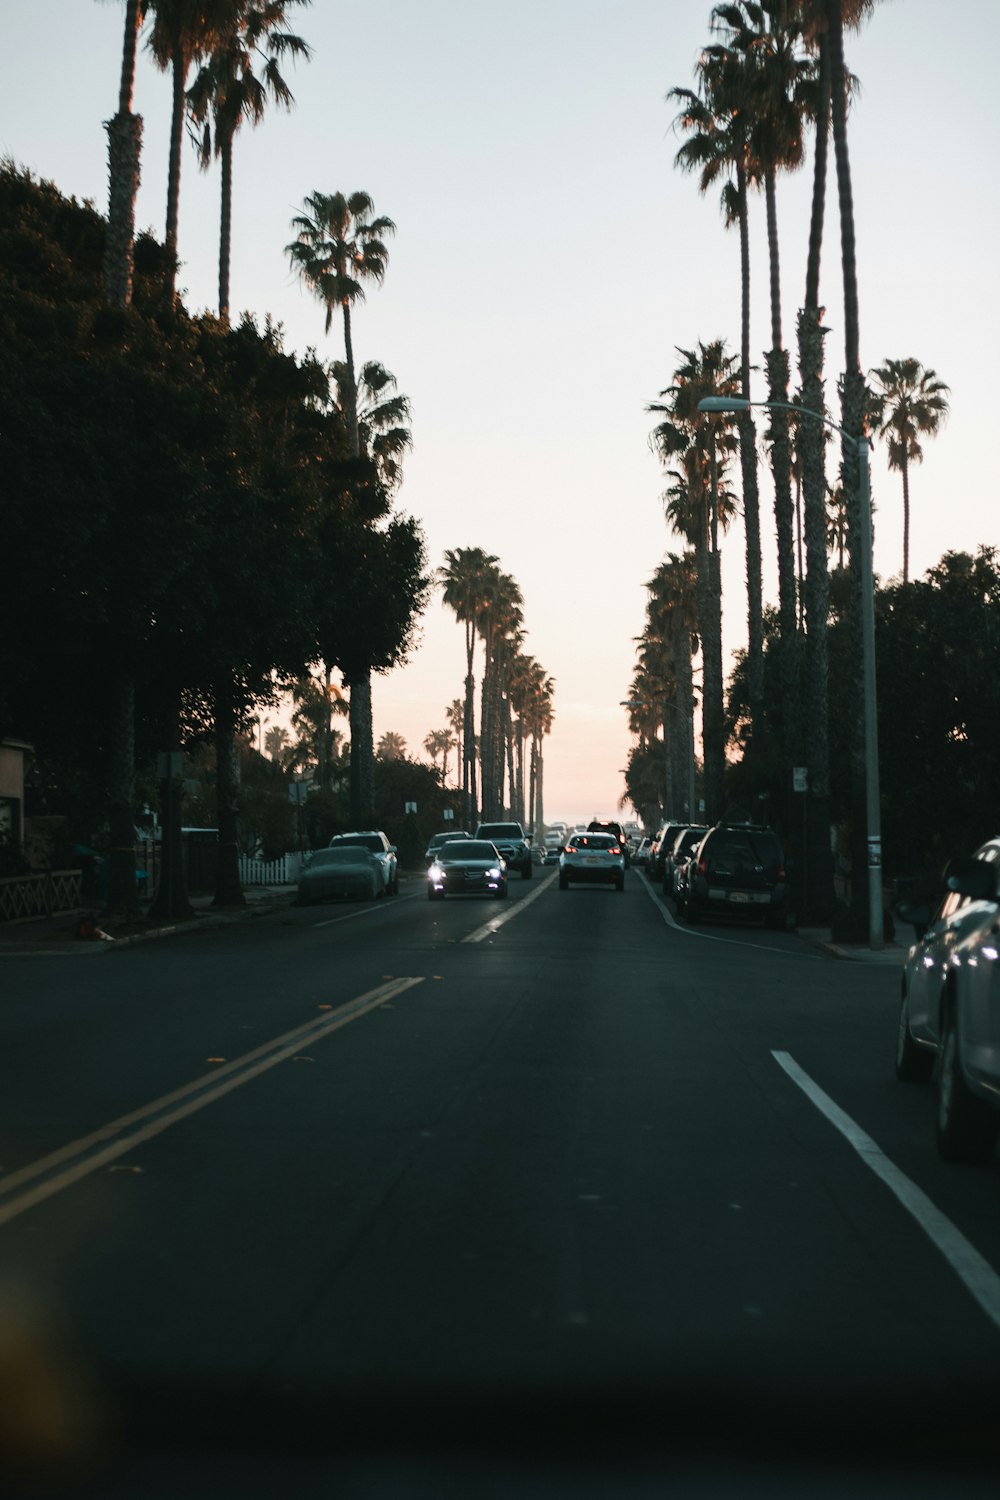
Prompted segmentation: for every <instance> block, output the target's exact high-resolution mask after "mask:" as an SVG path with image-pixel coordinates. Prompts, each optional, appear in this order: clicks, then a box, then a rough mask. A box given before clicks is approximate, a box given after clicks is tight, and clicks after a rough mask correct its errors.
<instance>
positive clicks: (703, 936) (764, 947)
mask: <svg viewBox="0 0 1000 1500" xmlns="http://www.w3.org/2000/svg"><path fill="white" fill-rule="evenodd" d="M642 883H643V885H644V886H645V888H646V894H647V896H648V897H649V899H650V901H652V903H653V905H654V906H655V907H656V910H657V911H658V912H659V913H660V916H661V917H662V918H663V920H664V922H666V924H667V926H668V927H669V928H670V930H671V932H680V933H682V934H683V936H684V937H689V938H699V939H700V940H701V941H702V942H703V943H722V945H723V947H726V948H752V949H753V951H754V952H755V953H780V954H781V956H782V957H783V958H807V959H810V960H816V959H820V960H821V959H822V954H819V953H798V952H794V951H793V950H791V949H789V948H775V947H772V945H771V944H770V943H747V942H745V941H744V940H743V938H738V937H716V936H715V935H714V933H711V932H692V931H691V929H690V927H682V926H681V924H680V922H678V920H677V918H676V917H675V916H674V915H673V913H672V912H669V911H667V906H666V902H665V901H659V900H658V899H657V896H656V891H655V890H654V888H653V882H652V881H651V880H650V878H649V876H648V875H647V874H646V873H645V872H642Z"/></svg>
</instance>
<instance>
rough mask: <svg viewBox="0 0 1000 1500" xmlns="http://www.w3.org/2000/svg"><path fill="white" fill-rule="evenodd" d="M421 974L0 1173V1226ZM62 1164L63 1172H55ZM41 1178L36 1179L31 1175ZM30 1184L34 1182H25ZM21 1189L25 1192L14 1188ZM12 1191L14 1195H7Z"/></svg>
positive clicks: (285, 1034)
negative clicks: (12, 1169) (19, 1165)
mask: <svg viewBox="0 0 1000 1500" xmlns="http://www.w3.org/2000/svg"><path fill="white" fill-rule="evenodd" d="M423 982H424V981H423V979H422V978H406V979H393V980H391V981H390V982H389V983H388V984H380V985H377V986H376V988H375V989H373V990H368V991H367V993H365V994H364V995H359V996H358V997H357V998H356V999H354V1000H349V1001H347V1002H346V1003H345V1004H344V1005H341V1006H339V1007H338V1008H337V1009H336V1010H334V1011H331V1012H330V1013H329V1014H328V1015H324V1016H322V1017H318V1018H314V1019H313V1020H309V1021H306V1022H304V1023H303V1024H302V1025H301V1026H295V1027H293V1028H292V1030H291V1031H286V1032H283V1033H282V1035H281V1036H276V1037H272V1039H271V1040H270V1041H269V1042H264V1043H263V1044H262V1045H261V1046H260V1047H255V1048H254V1049H253V1051H252V1052H244V1054H243V1055H242V1057H237V1058H234V1059H233V1061H232V1062H229V1063H226V1064H225V1065H224V1066H222V1067H220V1068H216V1069H214V1070H213V1071H212V1072H211V1073H203V1074H202V1075H201V1077H200V1078H195V1079H194V1080H193V1081H192V1082H191V1083H186V1084H183V1085H182V1086H181V1087H180V1088H179V1089H174V1091H173V1092H172V1093H170V1094H164V1095H163V1096H162V1098H160V1099H154V1100H153V1101H152V1103H151V1104H144V1105H143V1106H142V1107H141V1108H140V1109H136V1110H133V1111H132V1112H131V1114H127V1115H122V1116H121V1117H120V1118H119V1119H117V1120H112V1121H111V1123H110V1124H108V1125H102V1126H101V1128H100V1129H99V1130H95V1131H93V1132H92V1133H91V1134H90V1135H87V1136H82V1137H81V1138H80V1139H79V1140H77V1141H70V1142H69V1144H68V1145H66V1146H61V1147H60V1148H59V1149H58V1150H57V1151H52V1152H50V1154H49V1155H48V1156H43V1157H41V1158H40V1159H39V1160H38V1161H35V1162H31V1163H30V1164H29V1165H28V1166H26V1167H21V1168H20V1170H18V1171H16V1172H11V1173H10V1174H9V1175H8V1176H5V1177H0V1197H3V1198H5V1199H6V1200H7V1201H6V1202H4V1203H3V1204H0V1224H6V1223H7V1222H8V1220H10V1219H15V1218H17V1216H18V1214H23V1213H25V1212H26V1211H27V1210H28V1209H29V1208H33V1207H34V1206H35V1204H37V1203H42V1202H44V1200H45V1199H46V1198H51V1197H53V1196H54V1194H56V1193H58V1192H61V1191H62V1190H63V1188H67V1187H70V1186H71V1185H72V1184H73V1183H74V1182H79V1181H80V1179H81V1178H83V1177H88V1176H90V1174H91V1173H92V1172H96V1171H97V1169H98V1168H99V1167H103V1166H106V1165H107V1164H108V1163H109V1162H112V1161H115V1160H116V1159H117V1158H118V1157H120V1156H124V1155H125V1154H126V1152H128V1151H131V1150H132V1148H133V1147H134V1146H137V1145H139V1144H140V1143H141V1142H143V1141H148V1140H150V1139H151V1138H152V1137H153V1136H156V1135H161V1134H162V1133H163V1131H165V1130H167V1129H168V1128H169V1126H171V1125H174V1124H176V1122H177V1121H178V1120H183V1119H185V1118H186V1117H187V1116H188V1115H193V1114H195V1113H196V1112H197V1111H198V1110H200V1109H204V1108H205V1106H206V1105H207V1104H211V1103H212V1102H213V1101H214V1100H216V1099H220V1098H222V1096H223V1095H224V1094H229V1093H232V1091H233V1090H234V1089H238V1088H240V1087H241V1085H242V1084H244V1083H249V1081H250V1080H251V1079H252V1078H256V1077H258V1075H259V1074H261V1073H265V1072H267V1070H268V1069H269V1068H273V1067H275V1066H276V1064H277V1063H279V1062H283V1061H284V1060H285V1059H286V1058H290V1057H294V1056H296V1054H298V1053H300V1052H301V1050H302V1048H303V1046H305V1045H308V1044H310V1043H312V1042H317V1041H320V1040H322V1039H323V1038H324V1037H326V1036H328V1035H329V1034H330V1033H331V1032H333V1031H339V1030H340V1028H341V1027H342V1026H347V1025H348V1024H349V1023H350V1022H351V1021H356V1020H357V1019H358V1018H359V1017H360V1016H363V1015H367V1014H368V1012H369V1011H371V1010H376V1009H377V1008H378V1007H379V1006H380V1005H384V1004H385V1002H386V1001H387V1000H392V999H395V997H396V996H397V995H401V994H403V992H404V991H405V990H409V989H412V988H413V987H414V985H417V984H423ZM59 1168H61V1169H62V1170H58V1169H59ZM39 1178H41V1179H43V1180H42V1181H36V1179H39ZM32 1183H35V1186H33V1187H32V1186H31V1185H30V1184H32ZM20 1188H24V1189H25V1191H23V1192H18V1189H20ZM11 1195H14V1196H11Z"/></svg>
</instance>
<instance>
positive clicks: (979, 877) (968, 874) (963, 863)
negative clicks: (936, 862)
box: [944, 855, 997, 901]
mask: <svg viewBox="0 0 1000 1500" xmlns="http://www.w3.org/2000/svg"><path fill="white" fill-rule="evenodd" d="M944 883H945V885H946V886H947V887H948V889H949V891H957V892H958V893H959V895H961V896H969V897H970V898H971V899H972V900H973V901H995V900H996V899H997V871H996V866H995V865H993V864H989V863H988V862H987V861H986V860H984V859H975V858H974V857H972V856H970V855H960V856H959V857H958V858H957V859H952V860H949V861H948V863H947V865H946V866H945V870H944Z"/></svg>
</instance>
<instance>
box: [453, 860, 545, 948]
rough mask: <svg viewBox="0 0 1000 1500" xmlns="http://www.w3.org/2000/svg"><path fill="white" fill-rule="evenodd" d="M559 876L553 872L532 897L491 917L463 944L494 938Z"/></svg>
mask: <svg viewBox="0 0 1000 1500" xmlns="http://www.w3.org/2000/svg"><path fill="white" fill-rule="evenodd" d="M557 874H558V871H556V870H553V871H552V874H551V875H550V876H549V877H548V879H547V880H543V881H542V883H541V885H539V886H536V887H535V889H534V890H533V891H532V893H531V895H530V896H525V898H524V900H523V901H518V902H517V904H516V905H514V906H509V907H508V908H507V910H506V911H503V912H500V913H499V915H498V916H495V917H491V918H490V920H489V921H488V922H484V923H483V925H482V927H477V928H476V930H475V932H469V933H466V935H465V937H464V938H463V939H462V942H463V943H481V942H482V941H483V938H488V937H492V936H493V934H494V933H495V932H498V931H499V930H500V928H501V927H502V926H503V925H504V923H505V922H512V921H513V920H514V918H515V917H518V916H520V914H521V912H523V911H526V910H527V908H528V907H529V906H530V905H531V903H532V901H537V900H538V898H539V896H540V895H541V894H542V892H543V891H544V890H545V889H546V888H547V887H548V886H550V885H551V884H552V882H553V880H555V878H556V875H557Z"/></svg>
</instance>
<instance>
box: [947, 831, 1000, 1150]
mask: <svg viewBox="0 0 1000 1500" xmlns="http://www.w3.org/2000/svg"><path fill="white" fill-rule="evenodd" d="M948 884H949V886H950V887H951V889H952V890H954V891H958V892H959V893H960V894H962V895H965V896H968V897H969V898H970V900H971V901H973V902H976V903H979V904H980V911H979V914H978V917H977V919H976V921H975V924H974V925H973V926H972V927H970V928H969V929H968V930H966V931H965V932H964V933H963V935H962V936H961V937H960V938H959V940H958V942H957V943H956V944H955V946H954V948H953V950H952V953H951V958H950V961H949V964H948V973H947V976H946V979H945V984H944V994H943V998H942V1005H941V1030H940V1041H939V1044H938V1051H939V1054H940V1059H941V1067H940V1076H939V1079H938V1114H937V1143H938V1150H939V1151H940V1153H941V1155H942V1156H943V1157H944V1159H945V1160H946V1161H962V1162H978V1163H980V1164H985V1163H988V1162H990V1161H992V1159H993V1155H994V1152H995V1149H996V1143H997V1137H998V1135H1000V861H998V860H997V859H996V858H994V859H992V860H985V859H982V858H973V859H968V860H961V861H960V860H953V861H952V863H951V865H950V867H949V878H948Z"/></svg>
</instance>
